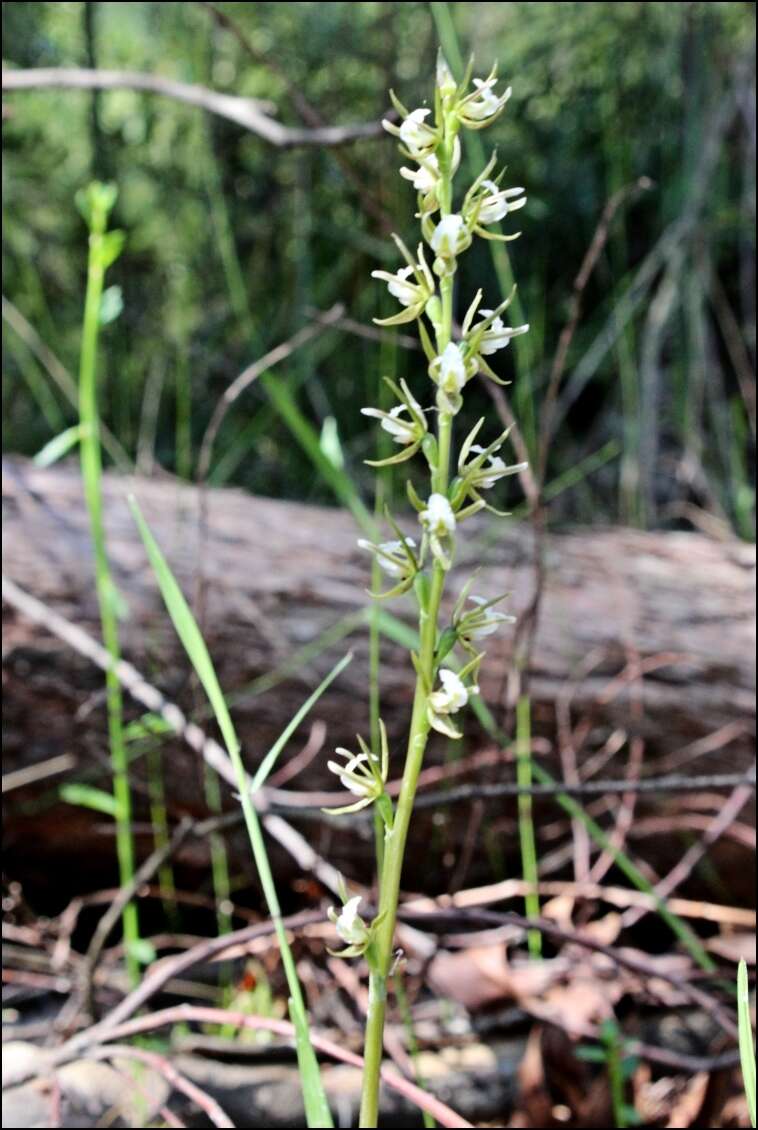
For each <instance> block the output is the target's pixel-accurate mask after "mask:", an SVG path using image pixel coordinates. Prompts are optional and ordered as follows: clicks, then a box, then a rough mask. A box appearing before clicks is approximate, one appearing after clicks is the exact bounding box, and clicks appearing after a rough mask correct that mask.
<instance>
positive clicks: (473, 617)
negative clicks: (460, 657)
mask: <svg viewBox="0 0 758 1130" xmlns="http://www.w3.org/2000/svg"><path fill="white" fill-rule="evenodd" d="M497 599H502V598H500V597H498V598H497ZM469 600H470V601H471V602H472V603H473V604H475V605H476V607H475V608H472V609H470V610H469V611H468V612H465V613H464V614H463V616H462V617H461V619H460V620H459V621H458V623H457V624H456V628H457V630H458V635H459V636H460V637H461V638H462V639H465V640H466V641H467V642H471V641H472V640H483V639H486V637H487V636H491V635H492V634H493V632H496V631H497V630H498V628H499V627H500V625H501V624H515V622H516V617H515V616H508V615H507V614H506V613H505V612H496V611H495V609H494V608H493V607H492V605H493V603H497V601H491V600H487V598H486V597H484V596H470V597H469Z"/></svg>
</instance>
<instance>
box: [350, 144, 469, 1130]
mask: <svg viewBox="0 0 758 1130" xmlns="http://www.w3.org/2000/svg"><path fill="white" fill-rule="evenodd" d="M451 147H452V137H451V136H450V134H449V132H448V131H447V130H446V143H445V144H444V145H443V147H442V148H443V153H442V155H441V156H440V169H441V173H442V187H441V192H440V200H441V204H442V208H441V211H442V214H443V215H446V214H448V213H449V212H450V208H451V203H450V202H451V196H452V178H451V175H450V158H449V154H450V153H451V152H452V149H451ZM440 295H441V299H442V317H441V320H440V324H439V326H438V327H437V349H438V350H439V352H442V350H443V349H444V348H445V346H446V345H447V344H448V343H449V342H450V340H451V338H452V333H453V279H452V276H449V275H448V276H445V277H444V278H442V279H441V280H440ZM452 431H453V417H452V416H451V415H450V414H449V413H440V415H439V422H438V429H437V443H438V458H437V466H436V469H435V471H434V474H433V476H432V478H433V487H434V490H435V491H438V492H439V493H440V494H446V493H447V488H448V480H449V475H450V449H451V443H452ZM445 575H446V574H445V570H444V569H443V567H442V565H441V564H440V563H439V561H437V560H435V562H434V565H433V567H432V578H431V584H430V587H429V599H428V602H427V604H426V607H420V609H419V637H420V643H421V646H420V650H419V667H420V674H419V675H418V676H417V679H416V691H415V695H414V699H413V714H412V716H411V727H410V734H409V737H408V749H407V752H406V760H405V769H404V772H403V782H402V786H401V789H400V795H399V797H398V801H397V807H396V810H395V820H394V824H393V826H392V828H391V829H390V830H388V831H387V833H386V836H385V844H384V865H383V867H382V873H381V882H380V896H379V918H380V919H381V921H380V923H379V926H378V929H377V934H376V941H375V943H374V947H373V953H372V961H371V963H370V965H371V973H370V978H369V1005H368V1015H367V1018H366V1037H365V1045H364V1066H363V1090H362V1096H361V1113H360V1126H361V1127H375V1126H376V1125H377V1122H378V1118H379V1086H380V1078H381V1069H382V1049H383V1044H384V1021H385V1015H386V1010H387V981H388V978H389V976H390V972H391V969H392V962H393V943H394V937H395V922H396V919H397V904H398V898H399V895H400V880H401V877H402V871H403V859H404V856H405V845H406V842H407V839H408V829H409V827H410V823H411V817H412V816H413V802H414V799H415V796H416V786H417V784H418V777H419V773H420V772H421V766H422V764H423V760H424V753H425V751H426V744H427V740H428V737H429V729H430V726H429V718H428V714H427V700H428V696H429V692H430V690H431V688H432V687H433V685H434V678H435V674H436V670H435V668H436V649H437V626H438V620H439V610H440V603H441V600H442V594H443V591H444V588H445Z"/></svg>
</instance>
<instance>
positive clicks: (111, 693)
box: [79, 184, 139, 984]
mask: <svg viewBox="0 0 758 1130" xmlns="http://www.w3.org/2000/svg"><path fill="white" fill-rule="evenodd" d="M115 199H116V193H115V189H112V188H110V187H109V186H106V185H100V184H92V185H90V187H89V190H88V192H87V194H86V198H85V200H84V201H83V204H84V210H85V212H86V218H87V222H88V224H89V229H90V237H89V260H88V267H87V293H86V298H85V304H84V324H83V328H82V346H81V358H80V365H79V422H80V425H81V440H80V454H81V466H82V477H83V479H84V494H85V499H86V503H87V511H88V514H89V524H90V533H91V536H92V546H93V552H94V557H95V588H96V591H97V601H98V607H99V611H100V624H101V628H102V634H103V643H104V645H105V647H106V649H107V651H108V653H109V655H110V657H111V659H112V660H113V663H114V665H115V664H116V663H118V661H119V659H120V654H121V653H120V646H119V633H118V618H117V614H116V609H117V594H116V588H115V585H114V583H113V579H112V577H111V572H110V567H109V564H108V554H107V549H106V539H105V527H104V525H103V498H102V485H101V480H102V456H101V451H100V417H99V413H98V404H97V350H98V338H99V331H100V303H101V301H102V296H103V280H104V278H105V271H106V269H107V267H108V266H109V265H110V263H112V262H113V259H115V257H116V255H117V254H118V252H119V250H120V247H121V236H120V233H117V232H107V231H106V229H107V223H108V213H109V212H110V209H111V207H112V206H113V204H114V203H115ZM106 696H107V697H106V701H107V711H108V738H109V743H110V754H111V766H112V770H113V795H114V798H115V801H116V853H117V856H118V866H119V876H120V880H121V883H122V885H125V884H127V883H129V882H131V880H132V877H133V875H134V846H133V843H132V831H131V822H132V804H131V790H130V787H129V774H128V761H127V753H126V743H125V741H124V723H123V701H122V695H121V684H120V683H119V681H118V677H117V675H116V674H115V671H114V670H113V668H109V670H108V672H107V673H106ZM122 921H123V931H124V946H125V953H126V966H127V971H128V974H129V980H130V981H131V983H132V984H136V982H137V981H138V980H139V961H138V959H137V947H138V943H139V923H138V918H137V907H136V905H135V903H133V902H130V903H128V904H127V906H126V907H125V908H124V913H123V920H122Z"/></svg>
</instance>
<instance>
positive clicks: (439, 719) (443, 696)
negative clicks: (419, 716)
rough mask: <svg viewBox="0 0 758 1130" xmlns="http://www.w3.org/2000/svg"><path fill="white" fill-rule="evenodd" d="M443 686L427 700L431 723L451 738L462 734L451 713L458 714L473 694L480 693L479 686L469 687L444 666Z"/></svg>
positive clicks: (441, 678)
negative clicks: (456, 726)
mask: <svg viewBox="0 0 758 1130" xmlns="http://www.w3.org/2000/svg"><path fill="white" fill-rule="evenodd" d="M439 678H440V682H441V683H442V687H441V688H440V689H439V690H436V691H432V693H431V694H430V695H429V698H428V700H427V717H428V719H429V725H430V726H432V728H433V729H435V730H437V731H439V733H441V734H446V735H447V736H448V737H450V738H459V737H460V736H461V735H460V733H459V731H458V730H456V728H455V726H454V725H453V723H452V722H451V721H450V715H451V714H457V713H458V711H459V710H461V709H462V708H463V707H464V706H466V704H467V703H468V701H469V698H470V697H471V695H474V694H478V693H479V688H478V687H467V686H465V685H464V683H463V680H462V679H461V678H460V676H459V675H457V674H456V673H455V671H451V670H450V669H449V668H448V667H443V668H442V669H441V671H440V674H439Z"/></svg>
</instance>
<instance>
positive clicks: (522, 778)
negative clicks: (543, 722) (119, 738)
mask: <svg viewBox="0 0 758 1130" xmlns="http://www.w3.org/2000/svg"><path fill="white" fill-rule="evenodd" d="M516 772H517V779H518V783H519V785H520V786H521V787H522V788H524V789H529V788H531V785H532V719H531V703H530V701H529V698H528V696H527V695H522V696H521V698H520V699H519V700H518V702H517V704H516ZM518 826H519V836H520V838H521V867H522V871H523V876H524V882H525V883H527V884H528V889H527V893H526V896H525V898H524V905H525V907H526V914H527V917H528V918H539V915H540V898H539V894H538V893H537V882H538V880H539V873H538V870H537V844H536V840H535V836H534V820H533V819H532V798H531V796H530V794H529V793H528V792H524V793H520V794H519V798H518ZM527 940H528V944H529V953H530V954H531V955H532V957H535V958H541V957H542V934H541V933H540V931H539V930H530V931H529V932H528V934H527Z"/></svg>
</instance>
